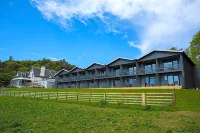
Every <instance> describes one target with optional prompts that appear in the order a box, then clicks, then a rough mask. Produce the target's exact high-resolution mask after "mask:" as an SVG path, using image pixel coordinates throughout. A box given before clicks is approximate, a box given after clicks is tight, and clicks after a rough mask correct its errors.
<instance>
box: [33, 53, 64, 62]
mask: <svg viewBox="0 0 200 133" xmlns="http://www.w3.org/2000/svg"><path fill="white" fill-rule="evenodd" d="M32 54H33V55H35V56H37V57H39V58H46V59H50V60H52V61H59V60H62V59H59V58H56V57H47V56H44V55H40V54H38V53H32Z"/></svg>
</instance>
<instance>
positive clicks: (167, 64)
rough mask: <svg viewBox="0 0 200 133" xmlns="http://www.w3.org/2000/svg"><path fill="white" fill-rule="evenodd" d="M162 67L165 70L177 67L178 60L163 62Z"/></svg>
mask: <svg viewBox="0 0 200 133" xmlns="http://www.w3.org/2000/svg"><path fill="white" fill-rule="evenodd" d="M163 67H164V71H167V70H169V69H178V68H179V62H178V60H173V61H168V62H164V63H163Z"/></svg>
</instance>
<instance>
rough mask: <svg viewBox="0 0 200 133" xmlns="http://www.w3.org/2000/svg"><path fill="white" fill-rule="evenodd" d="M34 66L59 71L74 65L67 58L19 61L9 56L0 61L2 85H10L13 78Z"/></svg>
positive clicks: (0, 82)
mask: <svg viewBox="0 0 200 133" xmlns="http://www.w3.org/2000/svg"><path fill="white" fill-rule="evenodd" d="M32 66H35V67H41V66H44V67H46V68H47V69H51V70H55V71H59V70H61V69H67V70H70V69H72V68H73V67H75V66H74V65H71V64H69V63H68V62H67V61H66V60H65V59H62V60H60V61H52V60H49V59H45V58H43V59H42V60H37V61H32V60H23V61H17V60H14V58H13V57H12V56H10V57H9V59H8V60H7V61H4V62H2V61H0V87H2V86H8V85H9V83H10V81H11V79H12V78H13V77H14V76H15V75H16V74H17V72H18V71H20V72H27V71H29V70H30V69H31V68H32Z"/></svg>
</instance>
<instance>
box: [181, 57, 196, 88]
mask: <svg viewBox="0 0 200 133" xmlns="http://www.w3.org/2000/svg"><path fill="white" fill-rule="evenodd" d="M182 57H183V58H182V59H183V71H184V75H183V78H184V82H185V84H184V88H189V89H192V88H195V78H194V71H195V67H194V65H192V63H191V62H190V61H189V60H188V59H186V57H184V56H183V55H182Z"/></svg>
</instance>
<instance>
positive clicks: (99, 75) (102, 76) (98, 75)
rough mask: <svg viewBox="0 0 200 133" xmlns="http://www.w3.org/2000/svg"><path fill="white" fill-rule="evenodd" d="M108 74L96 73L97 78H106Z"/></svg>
mask: <svg viewBox="0 0 200 133" xmlns="http://www.w3.org/2000/svg"><path fill="white" fill-rule="evenodd" d="M105 77H106V75H105V74H97V75H95V78H105Z"/></svg>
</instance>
